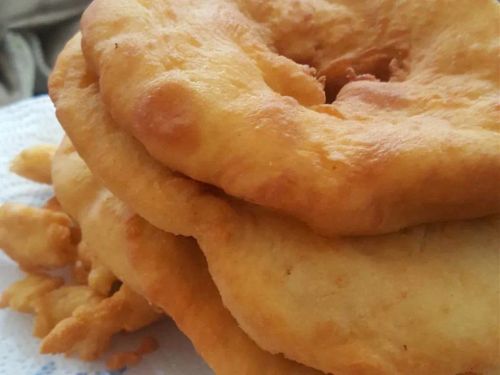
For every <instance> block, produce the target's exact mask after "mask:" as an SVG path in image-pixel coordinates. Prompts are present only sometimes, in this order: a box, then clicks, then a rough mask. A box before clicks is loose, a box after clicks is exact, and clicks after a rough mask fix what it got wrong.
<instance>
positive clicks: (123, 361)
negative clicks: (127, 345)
mask: <svg viewBox="0 0 500 375" xmlns="http://www.w3.org/2000/svg"><path fill="white" fill-rule="evenodd" d="M156 349H158V341H156V340H155V339H154V338H153V337H144V338H143V339H142V341H141V343H140V344H139V347H138V348H137V349H136V350H134V351H131V352H119V353H114V354H113V355H111V357H110V358H109V359H108V360H107V361H106V367H107V368H108V369H110V370H118V369H121V368H123V367H126V366H132V365H136V364H137V363H139V362H140V361H141V360H142V357H143V356H144V355H146V354H149V353H152V352H154V351H155V350H156Z"/></svg>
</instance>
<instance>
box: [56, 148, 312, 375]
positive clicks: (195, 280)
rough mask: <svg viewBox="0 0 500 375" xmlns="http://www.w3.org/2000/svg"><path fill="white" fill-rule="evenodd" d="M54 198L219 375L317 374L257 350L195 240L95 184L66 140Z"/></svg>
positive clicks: (106, 262) (126, 280)
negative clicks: (157, 225)
mask: <svg viewBox="0 0 500 375" xmlns="http://www.w3.org/2000/svg"><path fill="white" fill-rule="evenodd" d="M52 171H53V172H52V177H53V182H54V189H55V192H56V196H57V198H58V199H59V201H60V202H61V204H62V206H63V207H64V209H65V210H66V211H67V212H68V213H69V214H71V215H72V216H73V217H75V218H77V221H78V222H79V224H80V226H81V229H82V236H83V238H84V239H85V241H87V243H88V245H89V248H91V249H92V250H93V251H96V252H97V255H98V258H99V259H100V260H101V262H102V263H103V264H104V265H106V266H107V267H109V269H110V270H111V271H112V272H113V273H114V274H115V275H116V276H117V277H118V278H119V279H120V280H122V281H123V282H124V283H126V284H128V285H129V286H130V287H131V288H133V289H134V290H136V291H137V292H138V293H140V294H141V295H144V296H145V297H146V298H147V299H148V300H149V301H150V302H151V303H153V304H155V305H157V306H159V307H161V308H162V309H163V310H164V311H165V312H166V313H167V314H169V315H170V316H171V317H172V318H173V320H174V321H175V322H176V324H177V326H178V327H179V328H180V329H181V330H182V331H183V332H184V333H185V334H186V335H187V336H188V337H189V338H190V339H191V341H192V342H193V344H194V346H195V348H196V350H197V351H198V352H199V353H200V354H201V356H202V357H203V358H204V359H205V361H206V362H207V363H208V365H209V366H210V367H211V368H212V369H213V370H214V371H215V372H216V373H217V374H220V375H226V374H227V375H233V374H246V375H278V374H279V375H281V374H294V375H306V374H308V375H313V374H314V375H318V374H320V373H321V372H319V371H317V370H314V369H311V368H308V367H306V366H303V365H301V364H299V363H296V362H293V361H291V360H288V359H286V358H284V357H283V356H281V355H278V354H271V353H269V352H266V351H264V350H262V349H261V348H260V347H259V346H257V344H255V342H254V341H252V340H251V339H250V338H249V337H248V336H247V335H246V334H245V333H244V332H243V330H242V329H241V328H240V327H239V326H238V324H237V323H236V321H235V319H234V318H233V316H232V315H231V314H230V313H229V311H228V310H227V309H226V308H225V307H224V305H223V303H222V300H221V298H220V295H219V293H218V291H217V288H216V287H215V285H214V283H213V281H212V279H211V277H210V274H209V272H208V267H207V264H206V261H205V258H204V257H203V254H202V253H201V251H200V249H199V248H198V246H197V244H196V242H195V241H194V240H192V239H189V238H183V237H176V236H174V235H172V234H169V233H166V232H163V231H161V230H158V229H157V228H155V227H153V226H152V225H150V224H149V223H148V222H146V221H145V220H143V219H142V218H140V217H139V216H137V215H135V214H134V213H133V212H131V211H130V210H129V209H128V208H127V207H126V206H125V205H124V204H123V203H122V202H121V201H120V200H118V199H117V198H116V197H114V196H113V195H112V194H111V193H109V191H107V190H106V189H104V188H103V187H102V186H100V185H99V183H98V181H97V180H95V179H94V178H93V176H92V175H91V173H90V171H89V170H88V169H87V167H86V165H85V164H84V163H83V161H82V160H81V159H80V158H79V156H78V155H77V154H76V152H75V151H74V149H73V148H72V146H71V145H70V144H69V142H68V141H67V140H66V141H65V142H64V143H63V145H62V146H61V148H60V149H59V150H58V152H57V153H56V156H55V157H54V164H53V169H52Z"/></svg>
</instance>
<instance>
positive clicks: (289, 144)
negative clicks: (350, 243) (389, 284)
mask: <svg viewBox="0 0 500 375" xmlns="http://www.w3.org/2000/svg"><path fill="white" fill-rule="evenodd" d="M499 22H500V6H499V5H498V2H497V1H494V0H489V1H486V0H483V1H474V2H471V1H468V0H461V1H459V2H457V1H455V0H445V1H443V0H425V1H414V0H403V1H401V0H398V1H396V0H375V1H370V4H369V6H367V5H366V1H364V0H363V1H361V0H355V1H349V2H346V1H341V0H337V1H335V0H333V1H319V0H285V1H283V0H265V1H263V0H232V1H231V0H212V1H187V2H178V1H172V0H170V1H168V0H166V1H149V2H144V1H140V0H95V1H94V2H93V3H92V4H91V5H90V7H89V8H88V9H87V11H86V12H85V13H84V15H83V18H82V23H81V25H82V33H83V43H82V46H83V49H84V54H85V57H86V61H87V63H88V64H89V65H90V68H91V70H92V71H93V72H95V73H96V74H97V75H98V76H99V84H100V90H101V92H102V98H103V100H104V102H105V105H106V106H107V107H108V108H109V113H110V114H111V115H112V117H113V118H114V120H115V121H116V122H117V124H119V125H120V126H121V127H122V129H124V130H126V131H127V132H129V133H130V134H132V135H133V136H134V137H135V138H136V139H138V140H139V141H140V142H141V143H142V144H143V145H144V146H145V147H146V148H147V150H148V152H149V153H150V154H151V155H152V156H153V157H154V158H155V159H157V160H159V161H160V162H161V163H163V164H164V165H165V166H168V167H170V168H172V169H173V170H176V171H179V172H182V173H184V174H186V175H188V176H189V177H191V178H194V179H196V180H199V181H203V182H206V183H210V184H213V185H216V186H218V187H220V188H222V189H223V190H224V191H225V192H227V193H229V194H230V195H233V196H237V197H240V198H243V199H245V200H247V201H250V202H254V203H258V204H261V205H264V206H267V207H271V208H274V209H278V210H281V211H282V212H285V213H287V214H290V215H292V216H294V217H296V218H298V219H300V220H302V221H304V222H306V223H308V224H309V225H311V226H312V227H313V228H315V229H316V230H318V231H320V232H321V233H322V234H326V235H334V234H343V235H346V234H347V235H352V234H378V233H387V232H390V231H394V230H398V229H400V228H404V227H407V226H410V225H415V224H420V223H427V222H435V221H443V220H449V219H452V220H457V219H467V218H474V217H481V216H485V215H488V214H492V213H500V184H499V183H498V181H499V180H500V153H499V151H498V150H499V149H500V128H499V122H498V118H499V116H500V112H499V107H498V91H499V89H500V71H499V66H500V59H499V56H500V44H499V43H498V27H497V25H498V23H499ZM457 35H460V37H457ZM301 63H307V64H309V65H302V64H301ZM310 66H312V67H313V68H314V69H313V68H311V67H310ZM145 67H147V68H145ZM315 70H317V71H319V75H322V76H324V77H325V78H326V88H327V91H332V94H333V95H335V94H336V92H337V91H338V90H339V88H340V87H342V86H343V85H344V84H345V86H344V87H343V88H342V90H341V91H340V92H339V93H338V96H337V98H336V100H335V101H334V102H333V103H332V104H326V102H325V93H324V91H323V87H322V82H319V81H318V80H317V79H316V78H315V74H314V72H315ZM347 81H351V82H347ZM56 86H57V84H54V82H53V84H52V90H57V87H56ZM84 87H85V89H86V86H84ZM124 92H126V93H127V95H124V94H123V93H124ZM56 96H57V94H56ZM75 100H77V101H78V103H79V104H80V103H82V101H81V100H80V98H78V99H75ZM56 106H58V103H57V98H56ZM316 106H319V107H320V110H319V111H318V110H316ZM325 107H332V108H333V110H332V111H326V110H325ZM337 113H340V114H341V115H340V116H337V115H336V114H337ZM332 114H333V115H332ZM63 122H64V121H63Z"/></svg>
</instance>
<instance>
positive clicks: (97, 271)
mask: <svg viewBox="0 0 500 375" xmlns="http://www.w3.org/2000/svg"><path fill="white" fill-rule="evenodd" d="M73 276H74V278H75V279H76V280H78V281H79V282H81V283H84V284H88V285H89V287H90V288H92V289H93V290H94V291H95V292H97V293H99V294H101V295H103V296H108V295H109V293H110V292H111V289H112V287H113V284H114V283H115V282H117V281H118V279H117V278H116V276H115V275H113V273H112V272H111V271H110V270H109V269H108V268H107V267H104V266H103V265H102V264H101V263H100V262H99V260H98V259H97V258H96V256H95V255H94V254H93V252H91V251H90V249H89V247H88V245H87V243H86V242H85V241H81V242H80V243H79V244H78V261H77V262H75V265H74V267H73Z"/></svg>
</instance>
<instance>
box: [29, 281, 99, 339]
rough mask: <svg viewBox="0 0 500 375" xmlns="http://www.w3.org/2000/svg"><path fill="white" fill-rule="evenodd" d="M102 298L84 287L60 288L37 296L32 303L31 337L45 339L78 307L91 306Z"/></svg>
mask: <svg viewBox="0 0 500 375" xmlns="http://www.w3.org/2000/svg"><path fill="white" fill-rule="evenodd" d="M102 299H103V297H102V296H101V295H99V294H97V293H96V292H94V291H93V290H92V289H91V288H89V287H88V286H84V285H78V286H76V285H71V286H62V287H60V288H57V289H54V290H52V291H50V292H48V293H44V294H42V295H40V296H38V297H37V298H36V299H35V300H34V301H33V307H34V312H35V314H36V319H35V327H34V329H33V335H34V336H36V337H40V338H42V337H45V336H46V335H47V334H48V333H49V332H50V331H51V330H52V329H53V328H54V327H55V326H56V325H57V324H58V323H59V322H60V321H62V320H63V319H66V318H68V317H70V316H71V314H72V313H73V311H74V310H76V308H77V307H79V306H83V305H86V306H93V305H95V304H97V303H98V302H100V301H101V300H102Z"/></svg>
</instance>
